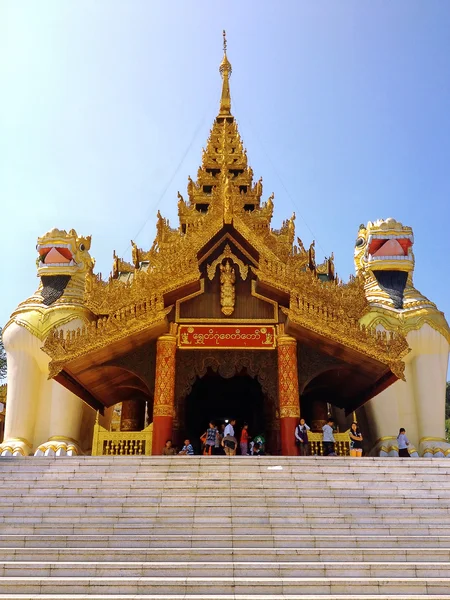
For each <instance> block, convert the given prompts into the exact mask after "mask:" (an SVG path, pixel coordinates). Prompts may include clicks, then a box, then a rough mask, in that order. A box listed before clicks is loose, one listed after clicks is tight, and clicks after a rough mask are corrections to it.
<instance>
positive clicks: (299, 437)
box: [295, 419, 310, 456]
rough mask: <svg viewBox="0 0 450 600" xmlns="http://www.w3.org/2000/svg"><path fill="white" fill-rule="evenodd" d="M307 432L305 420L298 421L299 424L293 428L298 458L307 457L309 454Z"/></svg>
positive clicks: (308, 428) (307, 427)
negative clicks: (298, 453)
mask: <svg viewBox="0 0 450 600" xmlns="http://www.w3.org/2000/svg"><path fill="white" fill-rule="evenodd" d="M309 430H310V427H309V426H308V425H307V424H306V423H305V419H300V423H299V424H298V425H297V427H296V428H295V443H296V444H297V446H298V450H299V452H300V456H308V454H309V442H308V431H309Z"/></svg>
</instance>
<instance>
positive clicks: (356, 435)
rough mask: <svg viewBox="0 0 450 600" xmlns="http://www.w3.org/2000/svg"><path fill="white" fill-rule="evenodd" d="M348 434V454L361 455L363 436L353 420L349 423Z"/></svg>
mask: <svg viewBox="0 0 450 600" xmlns="http://www.w3.org/2000/svg"><path fill="white" fill-rule="evenodd" d="M348 434H349V436H350V456H362V441H363V436H362V434H361V432H360V430H359V428H358V423H356V422H355V421H354V422H353V423H352V424H351V426H350V431H349V432H348Z"/></svg>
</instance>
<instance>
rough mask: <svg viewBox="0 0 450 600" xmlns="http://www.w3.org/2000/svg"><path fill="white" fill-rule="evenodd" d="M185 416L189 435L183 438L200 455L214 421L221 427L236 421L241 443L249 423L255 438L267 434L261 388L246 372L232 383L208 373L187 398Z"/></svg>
mask: <svg viewBox="0 0 450 600" xmlns="http://www.w3.org/2000/svg"><path fill="white" fill-rule="evenodd" d="M185 415H186V420H185V432H184V433H182V435H186V436H187V437H189V439H190V440H191V442H192V444H193V445H194V449H195V450H196V452H199V450H200V442H199V437H200V436H201V435H202V434H203V433H204V432H205V430H206V428H207V427H208V423H209V421H210V420H213V421H214V422H215V423H217V424H218V425H219V424H221V423H224V422H225V420H227V419H230V417H234V418H235V419H236V427H235V434H236V437H237V438H238V441H239V434H240V431H241V428H242V425H243V424H244V423H248V430H249V433H250V435H251V436H255V435H258V434H263V435H265V433H266V432H265V419H264V395H263V392H262V390H261V385H260V384H259V382H258V381H257V380H256V379H252V378H251V377H250V376H249V375H247V373H246V370H245V369H243V371H242V372H241V373H240V374H238V375H235V376H234V377H231V378H230V379H225V378H224V377H221V376H220V375H219V374H218V373H215V372H214V371H212V370H208V372H207V374H206V375H205V376H204V377H202V378H201V379H197V380H196V381H195V383H194V385H193V386H192V391H191V393H190V394H189V396H188V397H187V398H186V408H185Z"/></svg>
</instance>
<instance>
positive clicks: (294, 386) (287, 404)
mask: <svg viewBox="0 0 450 600" xmlns="http://www.w3.org/2000/svg"><path fill="white" fill-rule="evenodd" d="M277 344H278V403H279V407H280V435H281V454H282V455H283V456H296V455H297V454H298V452H297V447H296V445H295V428H296V426H297V424H298V422H299V419H300V402H299V391H298V371H297V340H295V339H294V338H293V337H291V336H289V335H286V334H285V333H284V330H283V329H282V328H281V327H280V333H279V334H278V338H277Z"/></svg>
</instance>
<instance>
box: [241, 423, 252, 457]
mask: <svg viewBox="0 0 450 600" xmlns="http://www.w3.org/2000/svg"><path fill="white" fill-rule="evenodd" d="M249 439H250V437H249V435H248V425H247V423H244V426H243V427H242V431H241V439H240V444H239V445H240V447H241V454H242V456H247V454H248V440H249Z"/></svg>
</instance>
